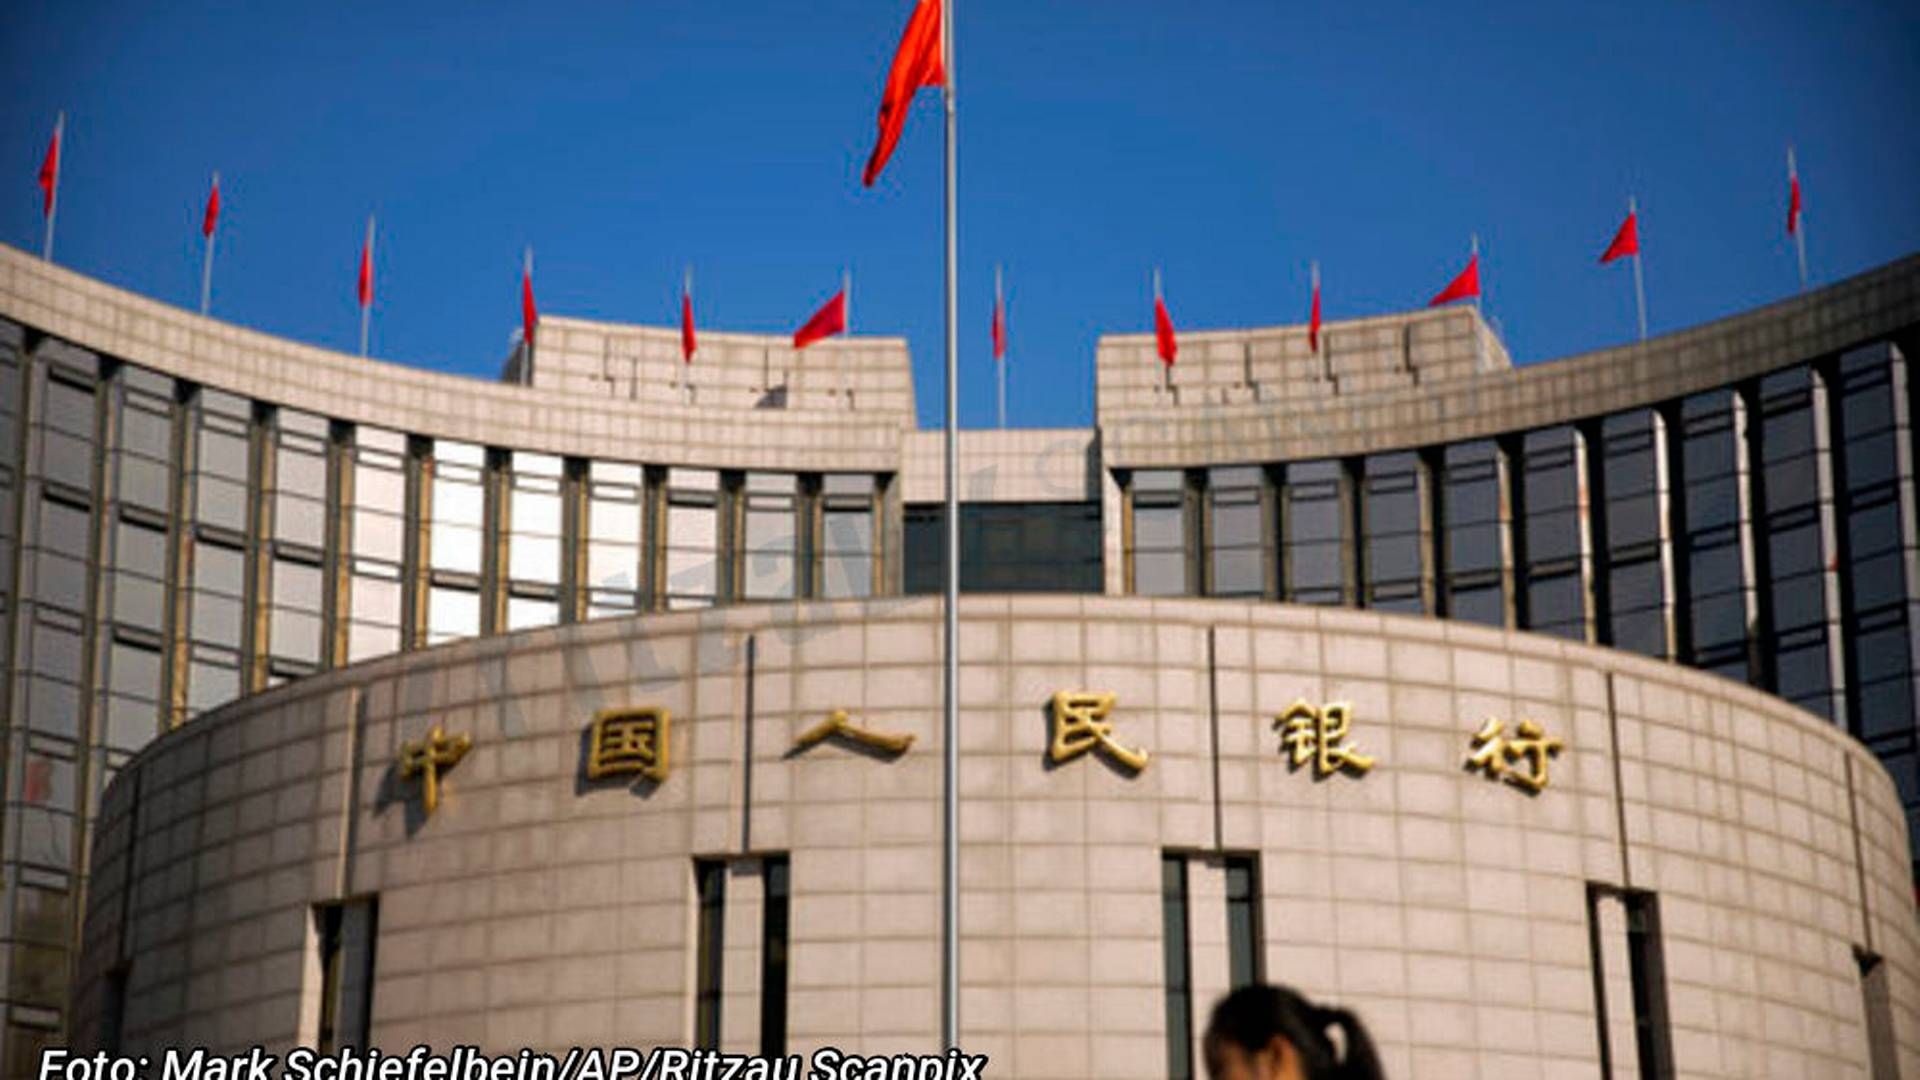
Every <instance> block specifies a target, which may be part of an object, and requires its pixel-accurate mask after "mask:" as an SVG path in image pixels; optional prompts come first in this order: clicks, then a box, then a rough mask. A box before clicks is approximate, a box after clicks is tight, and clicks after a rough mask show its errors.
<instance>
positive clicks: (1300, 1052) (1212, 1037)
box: [1205, 985, 1381, 1080]
mask: <svg viewBox="0 0 1920 1080" xmlns="http://www.w3.org/2000/svg"><path fill="white" fill-rule="evenodd" d="M1332 1028H1339V1029H1340V1041H1339V1044H1338V1045H1335V1043H1334V1041H1333V1039H1332V1038H1331V1037H1330V1036H1329V1035H1328V1031H1329V1030H1330V1029H1332ZM1205 1046H1206V1054H1207V1075H1209V1076H1211V1077H1213V1080H1380V1077H1381V1073H1380V1061H1379V1058H1377V1057H1376V1056H1375V1055H1374V1052H1373V1040H1372V1039H1371V1038H1369V1037H1368V1036H1367V1029H1366V1028H1364V1027H1362V1026H1361V1024H1360V1021H1359V1019H1358V1018H1356V1017H1355V1016H1354V1015H1353V1014H1352V1013H1350V1012H1348V1011H1347V1010H1345V1009H1328V1008H1322V1007H1320V1006H1318V1005H1315V1004H1313V1003H1312V1002H1310V1001H1308V1000H1307V999H1306V998H1303V997H1301V996H1300V995H1299V994H1296V993H1294V992H1293V991H1292V990H1289V989H1287V988H1286V987H1284V986H1264V985H1255V986H1243V987H1241V988H1240V989H1238V990H1235V991H1234V992H1233V993H1231V994H1228V995H1227V996H1226V997H1224V998H1221V999H1220V1003H1219V1004H1217V1005H1215V1006H1214V1007H1213V1017H1212V1018H1211V1019H1210V1020H1208V1021H1207V1035H1206V1040H1205Z"/></svg>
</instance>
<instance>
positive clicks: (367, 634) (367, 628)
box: [347, 562, 401, 662]
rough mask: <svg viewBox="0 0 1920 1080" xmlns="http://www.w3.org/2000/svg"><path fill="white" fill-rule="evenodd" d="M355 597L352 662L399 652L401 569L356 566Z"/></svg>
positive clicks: (350, 626)
mask: <svg viewBox="0 0 1920 1080" xmlns="http://www.w3.org/2000/svg"><path fill="white" fill-rule="evenodd" d="M351 593H352V596H351V599H350V602H351V604H352V608H353V618H352V620H351V621H350V622H349V623H348V627H347V659H348V661H350V662H351V661H357V660H366V659H369V658H371V657H375V656H385V655H387V654H388V653H391V652H397V651H399V649H400V610H401V608H400V568H399V567H398V566H391V565H388V564H385V563H379V562H357V563H355V565H354V568H353V581H352V586H351Z"/></svg>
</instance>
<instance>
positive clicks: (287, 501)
mask: <svg viewBox="0 0 1920 1080" xmlns="http://www.w3.org/2000/svg"><path fill="white" fill-rule="evenodd" d="M326 500H327V422H326V420H324V419H323V418H321V417H318V416H314V415H312V414H310V413H302V412H296V411H294V410H292V409H281V410H280V411H279V412H278V413H277V414H276V416H275V432H274V458H273V538H274V540H275V542H276V543H279V544H299V545H302V546H304V547H307V548H310V549H312V550H313V551H316V552H318V551H319V550H321V549H322V548H324V547H325V545H326V531H327V501H326Z"/></svg>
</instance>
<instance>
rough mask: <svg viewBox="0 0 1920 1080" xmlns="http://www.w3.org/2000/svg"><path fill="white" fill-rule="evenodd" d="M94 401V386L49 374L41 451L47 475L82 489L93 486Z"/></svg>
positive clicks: (42, 465)
mask: <svg viewBox="0 0 1920 1080" xmlns="http://www.w3.org/2000/svg"><path fill="white" fill-rule="evenodd" d="M93 402H94V394H93V387H92V386H90V385H88V386H82V385H76V384H75V383H72V382H69V381H67V380H66V379H64V378H56V377H53V376H52V375H51V374H49V376H48V377H47V380H46V403H45V409H46V412H45V420H44V422H43V427H42V429H41V451H40V467H41V469H42V470H43V471H44V472H45V475H46V477H47V479H49V480H54V481H57V482H59V483H62V484H66V485H67V486H69V487H73V488H78V489H80V490H82V491H91V490H92V489H93V460H94V453H93V448H94V414H93V409H94V404H93Z"/></svg>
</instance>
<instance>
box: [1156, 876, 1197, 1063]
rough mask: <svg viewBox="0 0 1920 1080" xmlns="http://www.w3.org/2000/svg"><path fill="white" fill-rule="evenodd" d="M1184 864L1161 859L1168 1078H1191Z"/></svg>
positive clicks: (1190, 993)
mask: <svg viewBox="0 0 1920 1080" xmlns="http://www.w3.org/2000/svg"><path fill="white" fill-rule="evenodd" d="M1187 936H1188V935H1187V860H1186V857H1185V856H1183V855H1176V854H1166V855H1162V856H1161V857H1160V955H1161V965H1162V968H1163V969H1164V972H1165V974H1164V976H1163V980H1164V981H1163V985H1164V987H1165V990H1166V1029H1167V1076H1168V1078H1169V1080H1190V1078H1191V1077H1192V1076H1193V978H1192V971H1191V966H1190V964H1189V960H1188V942H1187Z"/></svg>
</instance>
